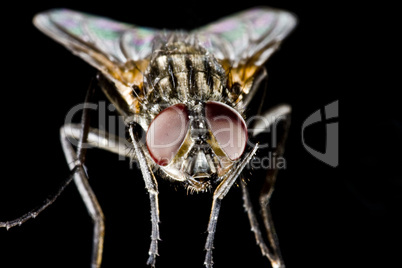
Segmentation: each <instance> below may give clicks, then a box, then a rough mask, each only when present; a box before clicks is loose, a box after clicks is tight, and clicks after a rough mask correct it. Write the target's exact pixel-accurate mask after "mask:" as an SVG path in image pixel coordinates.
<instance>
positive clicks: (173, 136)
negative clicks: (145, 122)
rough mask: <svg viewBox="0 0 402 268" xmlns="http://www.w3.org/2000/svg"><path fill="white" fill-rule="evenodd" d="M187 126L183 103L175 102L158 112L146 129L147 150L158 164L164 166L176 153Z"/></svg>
mask: <svg viewBox="0 0 402 268" xmlns="http://www.w3.org/2000/svg"><path fill="white" fill-rule="evenodd" d="M188 126H189V119H188V111H187V108H186V106H185V105H184V104H176V105H173V106H170V107H169V108H166V109H165V110H163V111H162V112H160V113H159V114H158V115H157V116H156V117H155V118H154V120H152V122H151V124H150V126H149V129H148V131H147V137H146V143H147V147H148V151H149V153H150V155H151V157H152V159H153V160H154V161H155V163H156V164H158V165H160V166H166V165H167V164H168V163H169V162H170V161H171V160H172V159H173V157H174V156H175V155H176V153H177V151H178V150H179V148H180V146H181V144H182V143H183V141H184V138H185V137H186V134H187V131H188Z"/></svg>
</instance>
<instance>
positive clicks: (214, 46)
mask: <svg viewBox="0 0 402 268" xmlns="http://www.w3.org/2000/svg"><path fill="white" fill-rule="evenodd" d="M296 21H297V19H296V17H295V16H294V15H293V14H291V13H289V12H287V11H284V10H279V9H274V8H269V7H255V8H252V9H248V10H246V11H242V12H239V13H237V14H234V15H231V16H229V17H226V18H223V19H221V20H218V21H217V22H214V23H211V24H209V25H206V26H204V27H202V28H199V29H196V30H194V31H193V32H192V33H193V34H194V35H196V36H197V38H198V40H199V42H200V43H201V45H202V46H204V47H205V48H206V49H207V50H208V51H209V52H210V53H211V54H213V55H214V56H215V57H216V58H217V59H218V60H219V61H220V62H221V64H222V66H223V67H224V68H225V69H226V70H227V72H228V90H229V92H230V94H229V98H230V100H231V101H232V103H234V104H236V105H238V107H245V106H247V104H248V102H249V100H250V99H251V98H252V96H253V95H254V94H255V92H256V90H257V89H258V88H259V87H258V84H259V83H260V82H261V81H262V79H260V78H256V77H258V76H261V75H265V72H263V71H261V69H262V67H261V66H262V65H263V64H264V63H265V62H266V61H267V59H268V58H269V57H270V56H271V55H272V53H273V52H275V50H277V48H278V47H279V44H280V43H281V41H282V40H283V39H284V38H285V37H286V36H287V35H288V34H289V33H290V31H291V30H292V29H293V28H294V27H295V25H296ZM246 95H248V96H247V97H246Z"/></svg>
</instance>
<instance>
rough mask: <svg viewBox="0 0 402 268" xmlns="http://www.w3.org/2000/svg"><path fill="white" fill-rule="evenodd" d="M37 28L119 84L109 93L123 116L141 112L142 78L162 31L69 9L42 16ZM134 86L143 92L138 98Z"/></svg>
mask: <svg viewBox="0 0 402 268" xmlns="http://www.w3.org/2000/svg"><path fill="white" fill-rule="evenodd" d="M34 24H35V26H36V27H37V28H39V29H40V30H41V31H42V32H44V33H45V34H47V35H48V36H50V37H51V38H53V39H54V40H56V41H57V42H59V43H61V44H62V45H64V46H65V47H66V48H68V49H69V50H71V51H72V52H73V53H74V54H76V55H78V56H79V57H81V58H82V59H84V60H85V61H87V62H88V63H89V64H91V65H92V66H94V67H95V68H97V69H98V70H100V71H101V72H102V73H103V74H104V75H105V76H106V77H107V78H108V79H109V80H110V81H112V82H113V83H114V84H115V87H108V89H105V91H106V95H107V96H108V97H109V99H111V101H112V102H113V103H114V104H115V105H116V107H117V108H118V109H119V108H120V109H119V110H120V111H121V112H122V110H124V114H129V113H133V112H134V113H136V112H138V111H139V105H140V102H139V98H138V97H141V94H142V93H143V92H142V88H143V87H142V85H143V75H142V74H143V72H144V70H145V68H146V66H147V64H148V59H147V58H148V56H149V55H150V54H151V52H152V40H153V39H154V38H155V36H157V35H158V34H159V33H160V31H158V30H155V29H151V28H143V27H138V26H135V25H131V24H127V23H122V22H117V21H114V20H112V19H108V18H102V17H98V16H94V15H90V14H85V13H80V12H76V11H72V10H68V9H53V10H50V11H46V12H43V13H40V14H38V15H36V16H35V18H34ZM134 85H135V86H137V87H138V88H139V89H140V90H139V91H138V92H136V94H137V95H136V96H134V95H133V88H132V87H133V86H134ZM123 106H124V108H123Z"/></svg>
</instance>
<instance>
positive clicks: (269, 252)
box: [241, 105, 291, 268]
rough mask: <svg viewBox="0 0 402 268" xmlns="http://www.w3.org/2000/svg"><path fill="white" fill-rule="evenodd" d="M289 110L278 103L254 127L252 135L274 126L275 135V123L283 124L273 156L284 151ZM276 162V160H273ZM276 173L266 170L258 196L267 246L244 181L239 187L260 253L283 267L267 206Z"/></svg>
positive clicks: (275, 266)
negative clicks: (281, 133)
mask: <svg viewBox="0 0 402 268" xmlns="http://www.w3.org/2000/svg"><path fill="white" fill-rule="evenodd" d="M290 112H291V108H290V107H289V106H287V105H280V106H277V107H275V108H273V109H271V110H270V111H268V112H266V113H265V114H263V118H264V119H265V120H261V121H259V122H258V123H257V124H256V125H255V127H254V133H253V136H254V137H255V136H257V135H258V134H261V133H263V132H266V131H267V130H268V129H269V128H271V127H274V130H273V135H276V132H275V131H276V124H277V123H282V126H283V135H282V137H281V138H280V140H279V142H277V144H276V149H275V153H274V154H273V155H274V157H280V156H282V155H283V152H284V145H285V141H286V138H287V132H288V128H289V125H290ZM275 162H276V161H275ZM277 173H278V169H277V168H276V167H273V169H270V170H268V171H267V175H266V177H265V181H264V186H263V188H262V190H261V193H260V197H259V204H260V208H261V216H262V219H263V222H264V226H265V229H266V232H267V236H268V242H269V247H268V246H267V245H266V243H265V242H264V239H263V237H262V234H261V231H260V227H259V224H258V221H257V218H256V215H255V213H254V210H253V207H252V204H251V200H250V196H249V193H248V190H247V187H246V185H245V183H244V182H243V181H242V182H241V188H242V192H243V201H244V208H245V210H246V212H247V215H248V218H249V221H250V225H251V231H253V232H254V236H255V239H256V242H257V245H258V246H259V247H260V249H261V253H262V254H263V255H264V256H266V257H267V258H268V259H269V261H270V262H271V265H272V267H273V268H284V267H285V265H284V262H283V260H282V256H281V252H280V248H279V242H278V237H277V235H276V232H275V228H274V224H273V221H272V216H271V210H270V208H269V201H270V198H271V196H272V193H273V191H274V185H275V181H276V175H277Z"/></svg>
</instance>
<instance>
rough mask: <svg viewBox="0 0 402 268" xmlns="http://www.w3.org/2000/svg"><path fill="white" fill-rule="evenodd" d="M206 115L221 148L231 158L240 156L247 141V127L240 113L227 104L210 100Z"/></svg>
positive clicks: (234, 158) (206, 107)
mask: <svg viewBox="0 0 402 268" xmlns="http://www.w3.org/2000/svg"><path fill="white" fill-rule="evenodd" d="M205 117H206V119H207V122H208V124H209V127H210V129H211V131H212V134H213V135H214V137H215V139H216V141H217V142H218V143H219V146H220V148H221V149H222V150H223V151H224V152H225V153H226V155H227V156H228V157H229V158H230V159H231V160H236V159H238V158H240V157H241V156H242V154H243V153H244V150H245V148H246V143H247V127H246V123H245V122H244V120H243V118H242V117H241V116H240V114H239V113H238V112H237V111H236V110H235V109H233V108H231V107H229V106H228V105H226V104H223V103H220V102H215V101H209V102H207V103H206V104H205Z"/></svg>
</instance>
